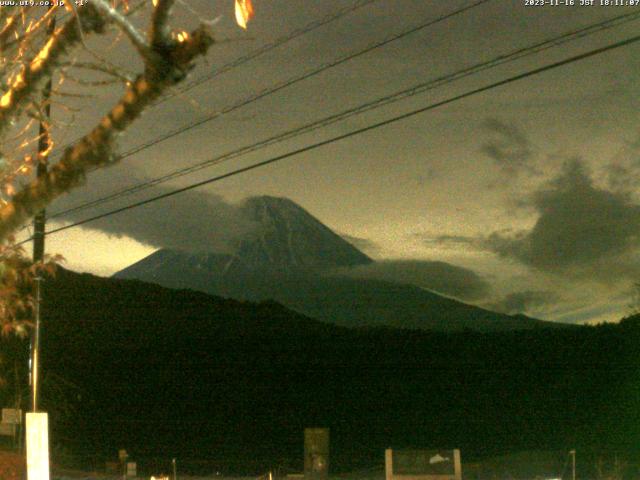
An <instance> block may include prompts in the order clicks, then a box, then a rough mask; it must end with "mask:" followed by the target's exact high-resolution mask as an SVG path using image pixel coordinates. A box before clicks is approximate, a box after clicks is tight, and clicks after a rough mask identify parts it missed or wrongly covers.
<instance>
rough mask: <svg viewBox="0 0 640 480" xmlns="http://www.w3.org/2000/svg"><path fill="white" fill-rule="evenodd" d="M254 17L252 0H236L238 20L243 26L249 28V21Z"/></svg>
mask: <svg viewBox="0 0 640 480" xmlns="http://www.w3.org/2000/svg"><path fill="white" fill-rule="evenodd" d="M252 17H253V5H252V4H251V0H236V22H237V23H238V25H240V26H241V27H242V28H244V29H246V28H247V23H249V20H251V18H252Z"/></svg>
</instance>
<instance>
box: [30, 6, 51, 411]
mask: <svg viewBox="0 0 640 480" xmlns="http://www.w3.org/2000/svg"><path fill="white" fill-rule="evenodd" d="M54 8H55V7H54V6H53V5H52V6H50V7H49V12H48V14H49V15H50V16H51V17H50V18H49V20H48V22H47V36H51V35H53V33H54V32H55V29H56V17H55V11H54ZM52 86H53V83H52V78H51V77H49V80H48V81H47V83H46V84H45V86H44V89H43V90H42V103H43V105H44V110H43V112H42V115H43V116H44V118H41V119H40V127H39V129H38V157H37V167H36V176H37V177H38V178H39V179H40V178H42V177H44V176H45V175H46V174H47V157H48V155H49V152H50V151H51V146H52V145H51V136H50V133H49V129H50V125H49V123H50V120H51V102H50V101H49V100H50V98H51V89H52ZM45 223H46V212H45V210H44V209H42V210H40V211H39V212H38V213H37V214H36V215H35V217H34V220H33V262H34V263H37V262H41V261H42V259H43V258H44V232H45ZM35 280H36V283H35V308H34V316H35V322H34V323H35V327H34V332H33V335H32V339H31V365H30V367H31V368H30V369H31V371H30V382H31V411H32V412H37V411H38V379H39V372H38V367H39V360H40V359H39V354H40V301H41V297H42V293H41V283H42V278H41V277H40V276H39V275H38V276H37V277H36V279H35Z"/></svg>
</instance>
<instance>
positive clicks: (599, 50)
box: [21, 35, 640, 243]
mask: <svg viewBox="0 0 640 480" xmlns="http://www.w3.org/2000/svg"><path fill="white" fill-rule="evenodd" d="M639 41H640V35H637V36H634V37H630V38H627V39H625V40H621V41H619V42H616V43H613V44H609V45H607V46H605V47H601V48H597V49H595V50H590V51H588V52H586V53H582V54H580V55H575V56H572V57H569V58H567V59H564V60H560V61H558V62H554V63H551V64H547V65H545V66H543V67H538V68H535V69H533V70H528V71H526V72H524V73H521V74H518V75H514V76H511V77H508V78H506V79H504V80H500V81H498V82H493V83H491V84H489V85H485V86H483V87H479V88H475V89H472V90H469V91H467V92H465V93H462V94H459V95H455V96H453V97H449V98H448V99H446V100H441V101H439V102H436V103H432V104H430V105H427V106H425V107H421V108H418V109H415V110H412V111H410V112H407V113H404V114H402V115H397V116H395V117H391V118H389V119H386V120H382V121H380V122H377V123H373V124H371V125H368V126H366V127H362V128H359V129H356V130H352V131H350V132H347V133H344V134H341V135H338V136H335V137H332V138H330V139H327V140H323V141H320V142H316V143H313V144H311V145H307V146H306V147H302V148H298V149H296V150H292V151H290V152H287V153H284V154H281V155H278V156H275V157H272V158H269V159H267V160H263V161H262V162H258V163H255V164H253V165H249V166H247V167H243V168H239V169H236V170H233V171H231V172H228V173H225V174H222V175H218V176H215V177H212V178H209V179H207V180H203V181H201V182H197V183H193V184H191V185H188V186H186V187H182V188H178V189H176V190H173V191H171V192H167V193H164V194H161V195H157V196H155V197H151V198H148V199H146V200H143V201H140V202H136V203H133V204H130V205H127V206H125V207H121V208H117V209H114V210H111V211H109V212H106V213H102V214H100V215H95V216H93V217H89V218H86V219H84V220H80V221H78V222H74V223H72V224H70V225H65V226H62V227H59V228H56V229H54V230H51V231H49V232H47V233H46V234H47V235H51V234H53V233H58V232H61V231H63V230H67V229H69V228H73V227H76V226H79V225H84V224H86V223H89V222H93V221H95V220H99V219H101V218H105V217H108V216H111V215H115V214H117V213H121V212H124V211H126V210H131V209H133V208H137V207H140V206H143V205H147V204H149V203H152V202H155V201H157V200H161V199H164V198H168V197H172V196H174V195H177V194H179V193H183V192H186V191H189V190H193V189H195V188H198V187H201V186H203V185H208V184H210V183H214V182H217V181H220V180H223V179H225V178H229V177H233V176H236V175H239V174H241V173H245V172H248V171H251V170H255V169H257V168H260V167H264V166H266V165H270V164H272V163H275V162H278V161H280V160H284V159H286V158H290V157H293V156H295V155H299V154H301V153H305V152H309V151H311V150H315V149H317V148H320V147H323V146H325V145H329V144H332V143H335V142H338V141H340V140H345V139H347V138H350V137H353V136H356V135H360V134H362V133H366V132H369V131H372V130H375V129H378V128H381V127H384V126H387V125H391V124H393V123H396V122H399V121H401V120H406V119H408V118H411V117H414V116H416V115H418V114H420V113H424V112H427V111H430V110H434V109H436V108H438V107H441V106H444V105H448V104H451V103H453V102H456V101H458V100H462V99H465V98H468V97H471V96H473V95H477V94H479V93H483V92H486V91H489V90H493V89H494V88H497V87H501V86H504V85H507V84H510V83H513V82H516V81H518V80H523V79H525V78H528V77H532V76H534V75H538V74H540V73H544V72H547V71H549V70H553V69H556V68H559V67H562V66H564V65H568V64H570V63H574V62H577V61H580V60H584V59H587V58H590V57H594V56H596V55H600V54H602V53H605V52H609V51H611V50H614V49H618V48H621V47H624V46H628V45H631V44H633V43H636V42H639ZM21 243H22V242H21Z"/></svg>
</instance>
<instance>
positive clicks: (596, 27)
mask: <svg viewBox="0 0 640 480" xmlns="http://www.w3.org/2000/svg"><path fill="white" fill-rule="evenodd" d="M638 18H640V12H636V13H633V14H626V15H620V16H618V17H615V18H613V19H610V20H605V21H602V22H598V23H596V24H593V25H589V26H587V27H584V28H581V29H578V30H573V31H571V32H567V33H564V34H562V35H560V36H558V37H554V38H552V39H549V40H545V41H543V42H540V43H537V44H534V45H532V46H529V47H525V48H521V49H517V50H515V51H513V52H511V53H509V54H505V55H499V56H497V57H495V58H493V59H491V60H489V61H486V62H482V63H480V64H476V65H473V66H471V67H468V68H465V69H463V70H460V71H457V72H455V73H452V74H449V75H445V76H442V77H439V78H436V79H434V80H429V81H428V82H425V83H421V84H418V85H416V86H413V87H411V88H408V89H405V90H402V91H399V92H396V93H393V94H391V95H387V96H385V97H382V98H380V99H377V100H375V101H372V102H369V103H367V104H364V105H361V106H358V107H355V108H351V109H348V110H345V111H343V112H340V113H338V114H335V115H331V116H328V117H325V118H323V119H320V120H317V121H315V122H312V123H310V124H307V125H304V126H302V127H298V128H295V129H293V130H289V131H287V132H284V133H281V134H278V135H275V136H273V137H270V138H267V139H265V140H262V141H260V142H258V143H254V144H252V145H248V146H245V147H242V148H239V149H236V150H234V151H231V152H227V153H225V154H222V155H219V156H217V157H214V158H212V159H209V160H206V161H204V162H200V163H197V164H195V165H191V166H189V167H185V168H182V169H178V170H174V171H173V172H171V173H169V174H166V175H163V176H161V177H158V178H155V179H151V180H148V181H146V182H141V183H138V184H136V185H133V186H130V187H126V188H124V189H121V190H119V191H117V192H114V193H112V194H109V195H107V196H104V197H101V198H98V199H96V200H92V201H90V202H87V203H83V204H80V205H78V206H75V207H71V208H68V209H66V210H63V211H60V212H57V213H54V214H52V215H50V216H49V218H56V217H60V216H62V215H66V214H69V213H73V212H76V211H80V210H85V209H87V208H90V207H93V206H96V205H100V204H102V203H106V202H108V201H111V200H114V199H117V198H120V197H123V196H126V195H130V194H133V193H136V192H139V191H142V190H145V189H147V188H151V187H153V186H155V185H159V184H161V183H164V182H167V181H169V180H171V179H174V178H179V177H182V176H184V175H187V174H190V173H193V172H196V171H199V170H202V169H204V168H207V167H210V166H212V165H217V164H220V163H222V162H224V161H227V160H230V159H232V158H237V157H238V156H241V155H245V154H247V153H251V152H254V151H257V150H260V149H262V148H265V147H267V146H270V145H273V144H275V143H280V142H282V141H284V140H289V139H291V138H294V137H297V136H300V135H302V134H306V133H309V132H311V131H313V130H316V129H318V128H322V127H326V126H327V125H331V124H333V123H336V122H338V121H342V120H345V119H347V118H349V117H351V116H354V115H356V114H360V113H363V112H366V111H368V110H372V109H374V108H379V107H381V106H384V105H387V104H390V103H393V102H397V101H400V100H403V99H405V98H408V97H410V96H413V95H417V94H419V93H423V92H425V91H428V90H432V89H434V88H437V87H439V86H442V85H446V84H448V83H451V82H453V81H456V80H459V79H461V78H465V77H467V76H470V75H472V74H475V73H478V72H481V71H484V70H488V69H490V68H494V67H497V66H499V65H503V64H505V63H508V62H512V61H515V60H517V59H520V58H524V57H526V56H529V55H533V54H535V53H539V52H541V51H544V50H547V49H549V48H553V47H556V46H558V45H562V44H565V43H567V42H570V41H573V40H576V39H578V38H583V37H585V36H586V35H589V34H592V33H595V32H598V31H601V30H603V29H606V28H612V27H614V26H619V25H621V24H622V23H626V22H629V21H633V20H637V19H638Z"/></svg>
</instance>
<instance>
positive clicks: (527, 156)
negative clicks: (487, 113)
mask: <svg viewBox="0 0 640 480" xmlns="http://www.w3.org/2000/svg"><path fill="white" fill-rule="evenodd" d="M482 126H483V129H484V130H486V131H488V132H489V133H490V134H491V137H490V138H489V139H488V140H487V141H486V142H485V143H484V144H483V145H482V147H481V148H480V151H481V152H482V153H484V154H485V155H486V156H487V157H489V158H490V159H491V160H493V161H494V162H495V164H496V165H497V166H498V167H500V169H502V170H503V171H504V172H505V173H511V174H517V173H522V172H526V173H531V174H532V173H536V169H535V168H534V167H533V166H532V165H531V163H532V160H533V158H534V152H533V147H532V145H531V143H530V142H529V139H528V138H527V137H526V135H525V134H524V133H523V132H522V131H521V130H520V129H519V128H517V127H516V126H514V125H509V124H507V123H504V122H502V121H500V120H497V119H488V120H486V121H485V122H484V124H483V125H482Z"/></svg>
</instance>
